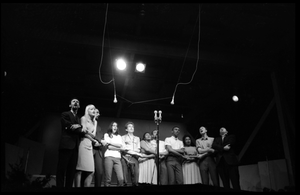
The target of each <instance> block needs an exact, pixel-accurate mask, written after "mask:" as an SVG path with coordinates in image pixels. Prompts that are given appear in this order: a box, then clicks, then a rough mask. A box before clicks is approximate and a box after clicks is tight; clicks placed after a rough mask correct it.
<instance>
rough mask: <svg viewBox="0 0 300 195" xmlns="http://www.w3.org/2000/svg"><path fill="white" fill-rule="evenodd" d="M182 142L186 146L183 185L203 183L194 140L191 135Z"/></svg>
mask: <svg viewBox="0 0 300 195" xmlns="http://www.w3.org/2000/svg"><path fill="white" fill-rule="evenodd" d="M182 140H183V145H184V161H183V163H182V171H183V183H184V184H197V183H201V175H200V169H199V165H198V163H197V160H198V158H197V154H198V152H197V150H196V146H195V144H193V143H192V138H191V137H190V136H189V135H184V136H183V138H182Z"/></svg>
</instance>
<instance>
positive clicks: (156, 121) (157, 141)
mask: <svg viewBox="0 0 300 195" xmlns="http://www.w3.org/2000/svg"><path fill="white" fill-rule="evenodd" d="M158 113H159V116H157V111H156V110H155V111H154V122H155V123H156V129H157V134H156V168H157V185H159V124H160V123H161V119H162V116H161V114H162V111H161V110H160V111H158Z"/></svg>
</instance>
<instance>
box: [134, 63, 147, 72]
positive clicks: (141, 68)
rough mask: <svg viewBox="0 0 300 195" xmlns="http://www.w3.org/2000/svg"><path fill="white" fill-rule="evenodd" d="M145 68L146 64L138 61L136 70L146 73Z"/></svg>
mask: <svg viewBox="0 0 300 195" xmlns="http://www.w3.org/2000/svg"><path fill="white" fill-rule="evenodd" d="M145 69H146V64H144V63H141V62H138V63H136V66H135V71H136V72H141V73H144V72H145Z"/></svg>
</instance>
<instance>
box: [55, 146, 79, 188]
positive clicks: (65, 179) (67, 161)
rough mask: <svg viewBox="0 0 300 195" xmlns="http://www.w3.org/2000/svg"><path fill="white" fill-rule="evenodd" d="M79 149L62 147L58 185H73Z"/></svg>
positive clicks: (58, 168) (57, 173)
mask: <svg viewBox="0 0 300 195" xmlns="http://www.w3.org/2000/svg"><path fill="white" fill-rule="evenodd" d="M77 160H78V150H77V148H76V149H60V150H59V152H58V163H57V169H56V186H57V187H73V182H74V177H75V172H76V165H77Z"/></svg>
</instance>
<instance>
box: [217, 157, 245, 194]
mask: <svg viewBox="0 0 300 195" xmlns="http://www.w3.org/2000/svg"><path fill="white" fill-rule="evenodd" d="M217 170H218V173H219V174H220V177H221V180H222V182H223V186H224V187H225V188H230V181H231V184H232V187H233V189H236V190H240V189H241V186H240V174H239V169H238V166H237V165H229V164H228V163H227V162H226V161H225V159H224V158H223V157H222V158H221V159H220V161H219V163H218V165H217Z"/></svg>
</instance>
